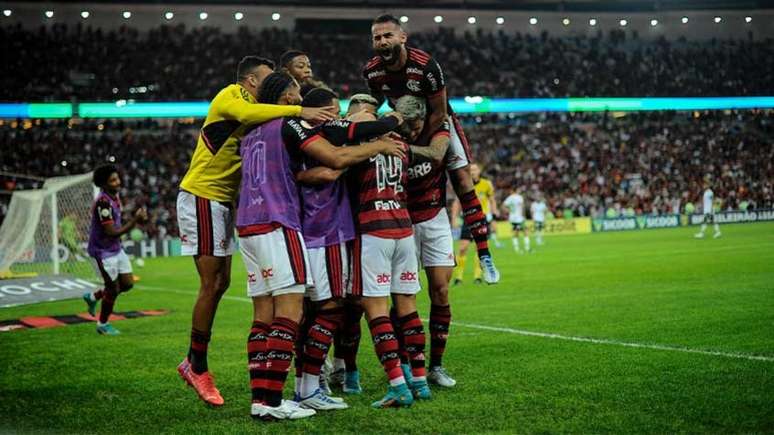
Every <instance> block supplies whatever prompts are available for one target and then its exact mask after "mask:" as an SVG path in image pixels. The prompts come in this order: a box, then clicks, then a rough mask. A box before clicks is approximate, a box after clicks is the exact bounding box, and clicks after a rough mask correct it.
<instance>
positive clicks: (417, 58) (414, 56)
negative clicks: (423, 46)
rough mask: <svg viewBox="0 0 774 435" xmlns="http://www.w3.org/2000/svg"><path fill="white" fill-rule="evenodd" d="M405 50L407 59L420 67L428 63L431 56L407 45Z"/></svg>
mask: <svg viewBox="0 0 774 435" xmlns="http://www.w3.org/2000/svg"><path fill="white" fill-rule="evenodd" d="M406 51H407V52H408V59H409V60H410V61H413V62H414V63H416V64H418V65H419V66H422V67H424V66H425V65H427V64H428V63H430V60H431V59H432V58H433V57H432V56H430V54H429V53H427V52H426V51H423V50H420V49H418V48H414V47H407V48H406Z"/></svg>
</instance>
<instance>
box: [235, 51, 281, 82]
mask: <svg viewBox="0 0 774 435" xmlns="http://www.w3.org/2000/svg"><path fill="white" fill-rule="evenodd" d="M261 65H266V66H268V67H269V68H271V69H274V62H273V61H272V60H271V59H266V58H265V57H260V56H245V57H243V58H242V60H240V61H239V65H237V75H236V79H237V81H238V82H239V81H242V80H243V79H244V78H245V77H246V76H247V75H248V74H250V72H251V71H252V70H254V69H255V68H258V67H259V66H261Z"/></svg>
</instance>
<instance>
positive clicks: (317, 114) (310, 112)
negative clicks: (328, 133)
mask: <svg viewBox="0 0 774 435" xmlns="http://www.w3.org/2000/svg"><path fill="white" fill-rule="evenodd" d="M301 117H302V118H304V119H306V120H307V121H312V122H325V121H330V120H332V119H336V118H337V117H338V113H336V108H335V107H334V106H327V107H304V108H302V109H301Z"/></svg>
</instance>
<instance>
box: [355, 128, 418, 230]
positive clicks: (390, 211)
mask: <svg viewBox="0 0 774 435" xmlns="http://www.w3.org/2000/svg"><path fill="white" fill-rule="evenodd" d="M403 146H404V149H405V150H406V156H405V157H403V158H402V159H401V158H399V157H393V156H385V155H383V154H378V155H376V156H375V157H371V158H370V159H368V160H365V161H363V162H361V163H359V164H357V165H355V166H354V167H352V168H350V170H349V179H348V181H349V192H350V198H351V200H350V202H351V204H352V208H353V215H354V216H355V223H356V224H357V231H358V233H360V234H370V235H372V236H376V237H381V238H385V239H402V238H404V237H408V236H410V235H411V234H413V229H412V227H411V218H410V217H409V212H408V209H407V208H406V198H407V194H406V186H407V183H408V173H407V171H406V168H407V167H408V164H409V157H408V155H409V151H410V150H409V146H408V144H406V143H403Z"/></svg>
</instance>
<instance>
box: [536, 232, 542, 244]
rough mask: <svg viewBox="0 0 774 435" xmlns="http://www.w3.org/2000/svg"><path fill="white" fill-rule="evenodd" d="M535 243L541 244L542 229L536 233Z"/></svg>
mask: <svg viewBox="0 0 774 435" xmlns="http://www.w3.org/2000/svg"><path fill="white" fill-rule="evenodd" d="M537 243H538V245H542V244H543V232H542V231H541V232H539V233H537Z"/></svg>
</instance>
